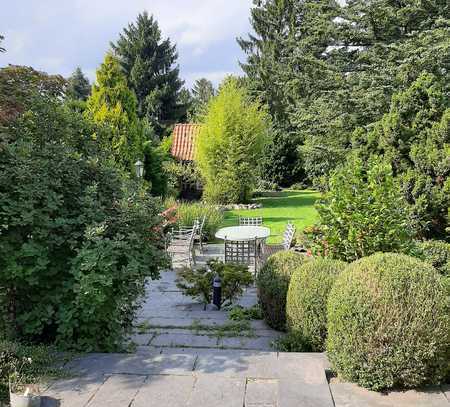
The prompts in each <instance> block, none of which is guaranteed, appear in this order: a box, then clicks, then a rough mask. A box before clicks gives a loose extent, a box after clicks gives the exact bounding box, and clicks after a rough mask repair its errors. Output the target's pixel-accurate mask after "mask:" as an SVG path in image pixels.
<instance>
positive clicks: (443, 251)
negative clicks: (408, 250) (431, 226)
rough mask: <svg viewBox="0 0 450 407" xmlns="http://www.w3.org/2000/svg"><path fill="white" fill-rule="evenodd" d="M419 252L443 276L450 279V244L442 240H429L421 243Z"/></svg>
mask: <svg viewBox="0 0 450 407" xmlns="http://www.w3.org/2000/svg"><path fill="white" fill-rule="evenodd" d="M419 251H420V254H421V255H422V257H423V260H425V261H426V262H427V263H430V264H431V265H432V266H433V267H434V268H435V269H436V270H438V271H439V272H440V273H441V274H442V275H443V276H448V277H450V243H447V242H443V241H440V240H427V241H425V242H420V243H419Z"/></svg>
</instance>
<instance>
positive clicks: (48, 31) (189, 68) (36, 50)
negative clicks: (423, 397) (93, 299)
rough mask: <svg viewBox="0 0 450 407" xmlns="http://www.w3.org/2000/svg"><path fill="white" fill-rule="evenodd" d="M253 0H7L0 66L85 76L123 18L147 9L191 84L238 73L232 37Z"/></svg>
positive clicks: (243, 26)
mask: <svg viewBox="0 0 450 407" xmlns="http://www.w3.org/2000/svg"><path fill="white" fill-rule="evenodd" d="M251 4H252V0H126V1H125V0H6V1H5V2H4V3H3V4H2V7H1V21H2V24H1V27H0V34H2V35H4V36H5V40H4V42H3V45H2V46H3V47H4V48H6V51H7V52H6V53H3V54H2V53H0V66H6V65H8V64H15V65H27V66H32V67H33V68H35V69H38V70H42V71H45V72H48V73H51V74H61V75H63V76H65V77H68V76H69V75H70V74H71V73H72V72H73V71H74V69H75V68H76V67H77V66H80V67H81V69H82V70H83V72H84V73H85V74H86V75H87V76H88V77H89V79H90V80H92V79H94V78H95V70H96V68H97V67H98V66H99V65H100V63H101V62H102V60H103V57H104V55H105V52H106V51H107V50H108V49H109V43H110V41H115V40H116V39H117V38H118V36H119V33H120V32H121V31H122V29H123V28H124V27H126V26H127V24H128V23H130V22H133V21H135V19H136V16H137V15H138V14H139V13H140V12H142V11H144V10H147V11H148V13H149V14H153V15H154V16H155V17H156V19H157V20H158V23H159V25H160V28H161V31H162V35H163V37H164V38H165V37H169V38H170V39H171V40H172V42H173V43H176V45H177V50H178V54H179V59H178V63H179V65H180V70H181V77H182V79H184V80H185V81H186V86H187V87H191V86H192V84H193V83H194V81H195V80H196V79H199V78H202V77H205V78H207V79H210V80H211V81H213V83H214V84H216V85H217V84H218V83H219V82H220V81H221V80H222V79H223V78H224V77H225V76H226V75H228V74H232V73H235V74H239V73H241V70H240V68H239V63H238V61H244V59H245V58H244V55H243V53H242V51H241V50H240V48H239V45H238V44H237V42H236V37H239V36H245V35H246V34H247V33H248V32H249V31H250V30H251V28H250V23H249V18H250V8H251Z"/></svg>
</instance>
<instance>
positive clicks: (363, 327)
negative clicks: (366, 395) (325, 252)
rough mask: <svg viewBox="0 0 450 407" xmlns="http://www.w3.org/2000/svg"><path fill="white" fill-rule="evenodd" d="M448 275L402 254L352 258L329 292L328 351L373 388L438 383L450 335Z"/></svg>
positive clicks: (350, 375)
mask: <svg viewBox="0 0 450 407" xmlns="http://www.w3.org/2000/svg"><path fill="white" fill-rule="evenodd" d="M443 280H444V279H443V278H442V277H441V276H440V275H439V273H437V272H436V270H435V269H434V268H433V267H432V266H431V265H429V264H427V263H425V262H423V261H421V260H418V259H415V258H412V257H409V256H406V255H403V254H395V253H379V254H374V255H372V256H370V257H366V258H364V259H361V260H359V261H356V262H354V263H352V264H351V265H349V266H348V268H347V269H346V270H345V271H344V272H343V273H341V274H340V276H339V277H338V278H337V280H336V282H335V284H334V286H333V288H332V290H331V293H330V296H329V300H328V339H327V353H328V356H329V359H330V361H331V363H332V365H333V367H334V369H336V371H337V372H338V374H339V375H341V376H342V377H343V378H344V379H346V380H350V381H353V382H356V383H358V384H359V385H361V386H364V387H368V388H370V389H373V390H381V389H389V388H393V387H406V388H411V387H417V386H421V385H423V384H425V383H439V381H440V380H441V379H442V376H443V374H444V370H445V367H446V364H447V363H448V351H449V335H450V319H449V318H450V317H449V311H450V304H449V298H448V296H447V292H446V289H445V285H444V281H443Z"/></svg>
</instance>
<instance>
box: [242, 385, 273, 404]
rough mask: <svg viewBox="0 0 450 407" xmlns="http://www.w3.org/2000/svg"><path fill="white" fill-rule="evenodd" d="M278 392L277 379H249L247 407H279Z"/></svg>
mask: <svg viewBox="0 0 450 407" xmlns="http://www.w3.org/2000/svg"><path fill="white" fill-rule="evenodd" d="M278 393H279V392H278V380H276V379H251V378H250V379H247V387H246V389H245V407H261V406H264V407H277V404H278V398H279V394H278Z"/></svg>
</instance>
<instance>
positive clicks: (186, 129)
mask: <svg viewBox="0 0 450 407" xmlns="http://www.w3.org/2000/svg"><path fill="white" fill-rule="evenodd" d="M200 127H201V125H200V124H184V123H179V124H176V125H175V127H174V129H173V132H172V147H171V149H170V153H171V155H172V157H173V158H175V159H176V160H178V161H180V162H191V161H194V158H195V139H196V138H197V136H198V134H199V132H200Z"/></svg>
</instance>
